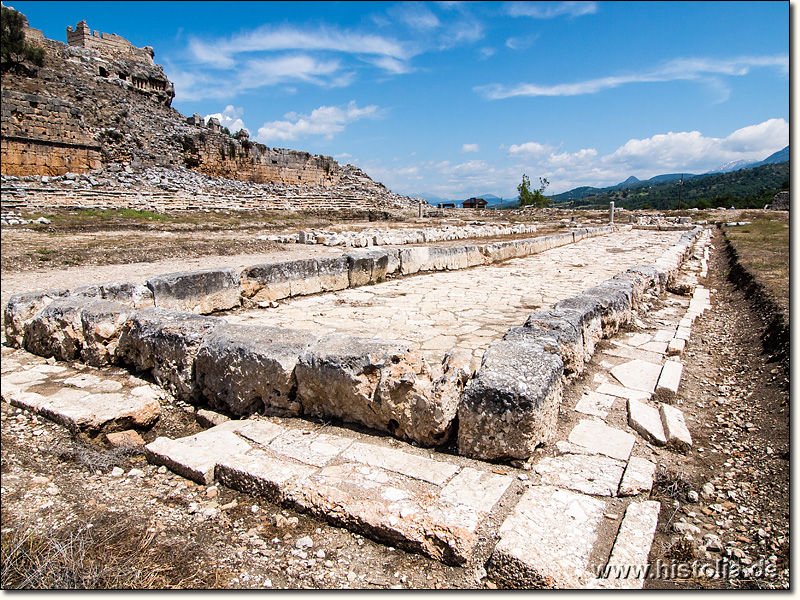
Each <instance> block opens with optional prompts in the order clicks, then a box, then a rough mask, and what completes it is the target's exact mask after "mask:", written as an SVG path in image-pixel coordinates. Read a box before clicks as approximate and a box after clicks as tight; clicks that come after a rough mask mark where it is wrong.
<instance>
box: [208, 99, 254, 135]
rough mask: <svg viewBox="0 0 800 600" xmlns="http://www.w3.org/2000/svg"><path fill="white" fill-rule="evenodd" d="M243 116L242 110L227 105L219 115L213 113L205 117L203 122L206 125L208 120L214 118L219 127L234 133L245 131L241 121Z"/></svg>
mask: <svg viewBox="0 0 800 600" xmlns="http://www.w3.org/2000/svg"><path fill="white" fill-rule="evenodd" d="M243 114H244V110H243V109H242V108H241V107H240V108H236V107H234V106H233V105H232V104H229V105H228V106H226V107H225V110H223V111H222V112H221V113H214V114H212V115H206V116H205V120H206V123H208V120H209V119H211V118H212V117H213V118H216V119H217V120H218V121H219V124H220V126H221V127H227V128H228V129H229V130H230V132H231V133H236V132H237V131H239V130H240V129H247V128H246V127H245V126H244V121H242V119H241V116H242V115H243Z"/></svg>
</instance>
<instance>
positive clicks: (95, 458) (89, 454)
mask: <svg viewBox="0 0 800 600" xmlns="http://www.w3.org/2000/svg"><path fill="white" fill-rule="evenodd" d="M50 452H51V453H52V454H55V455H56V456H58V457H59V458H61V459H64V460H71V461H73V462H75V463H77V464H79V465H83V466H85V467H88V468H89V469H90V470H91V471H97V470H98V469H106V470H107V469H109V468H111V467H117V466H121V465H122V464H124V463H125V462H126V461H127V460H128V458H130V457H131V456H137V455H143V454H144V450H143V449H142V448H139V447H138V446H118V447H116V448H111V449H110V450H106V449H103V450H98V449H96V448H93V447H91V446H89V445H86V444H83V443H81V442H80V441H77V440H72V441H71V442H70V444H69V445H61V446H56V447H55V448H53V449H52V450H50Z"/></svg>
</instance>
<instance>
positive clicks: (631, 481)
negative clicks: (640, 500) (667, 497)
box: [619, 456, 656, 496]
mask: <svg viewBox="0 0 800 600" xmlns="http://www.w3.org/2000/svg"><path fill="white" fill-rule="evenodd" d="M655 474H656V465H655V463H653V462H650V461H649V460H647V459H646V458H640V457H638V456H631V458H630V460H629V461H628V466H627V467H625V474H624V475H623V476H622V481H621V482H620V484H619V495H620V496H636V495H637V494H642V493H650V490H652V489H653V478H654V477H655Z"/></svg>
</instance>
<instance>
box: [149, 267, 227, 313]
mask: <svg viewBox="0 0 800 600" xmlns="http://www.w3.org/2000/svg"><path fill="white" fill-rule="evenodd" d="M147 287H149V288H150V289H151V290H152V291H153V299H154V302H155V305H156V306H157V307H158V308H166V309H172V310H185V311H188V312H193V313H197V314H204V315H205V314H209V313H212V312H216V311H220V310H230V309H231V308H236V307H238V306H239V304H240V303H241V288H240V282H239V274H238V273H237V272H236V270H235V269H233V268H231V267H221V268H217V269H202V270H199V271H181V272H179V273H168V274H166V275H159V276H157V277H151V278H150V279H148V280H147Z"/></svg>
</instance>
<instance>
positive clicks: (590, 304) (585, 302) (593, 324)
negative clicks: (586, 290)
mask: <svg viewBox="0 0 800 600" xmlns="http://www.w3.org/2000/svg"><path fill="white" fill-rule="evenodd" d="M553 308H555V309H556V310H571V311H575V312H577V313H578V315H579V318H580V322H581V327H582V328H583V359H584V362H588V361H589V360H591V358H592V356H593V355H594V348H595V346H596V345H597V342H599V341H600V340H601V339H602V337H603V320H602V314H603V305H602V304H601V303H600V302H599V301H598V300H597V299H596V298H592V297H591V296H584V295H580V296H572V297H571V298H565V299H564V300H561V301H560V302H558V303H556V305H555V306H554V307H553Z"/></svg>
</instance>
